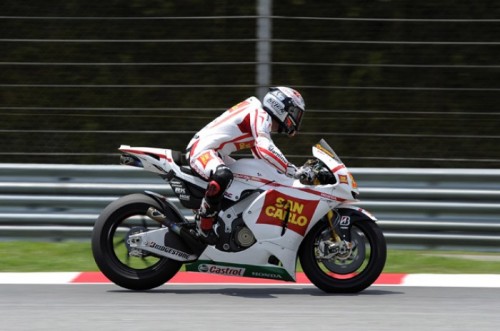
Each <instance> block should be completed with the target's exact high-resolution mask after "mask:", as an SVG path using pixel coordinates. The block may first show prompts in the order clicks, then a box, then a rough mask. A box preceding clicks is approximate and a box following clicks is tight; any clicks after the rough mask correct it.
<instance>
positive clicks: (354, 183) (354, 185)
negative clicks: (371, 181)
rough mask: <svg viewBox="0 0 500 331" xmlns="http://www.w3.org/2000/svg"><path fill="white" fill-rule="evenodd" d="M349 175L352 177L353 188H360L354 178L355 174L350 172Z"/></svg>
mask: <svg viewBox="0 0 500 331" xmlns="http://www.w3.org/2000/svg"><path fill="white" fill-rule="evenodd" d="M349 177H351V185H352V188H358V183H356V181H355V180H354V176H353V175H352V174H351V173H349Z"/></svg>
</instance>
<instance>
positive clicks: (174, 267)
mask: <svg viewBox="0 0 500 331" xmlns="http://www.w3.org/2000/svg"><path fill="white" fill-rule="evenodd" d="M149 207H154V208H156V209H158V210H161V207H160V206H159V204H158V202H157V201H156V200H154V199H153V198H151V197H149V196H147V195H145V194H131V195H127V196H124V197H122V198H120V199H118V200H116V201H114V202H112V203H111V204H109V205H108V206H107V207H106V208H105V209H104V210H103V211H102V213H101V215H100V216H99V218H98V219H97V221H96V223H95V225H94V230H93V232H92V253H93V255H94V260H95V262H96V264H97V266H98V267H99V269H100V270H101V271H102V273H103V274H104V275H105V276H106V277H107V278H108V279H109V280H111V281H112V282H113V283H115V284H116V285H118V286H121V287H124V288H127V289H130V290H149V289H152V288H155V287H158V286H160V285H163V284H165V283H166V282H167V281H168V280H170V279H171V278H172V277H173V276H174V275H175V274H176V273H177V272H178V271H179V269H180V268H181V266H182V262H179V261H175V260H172V259H168V258H165V257H159V256H155V255H153V254H150V253H147V252H144V251H133V249H131V248H130V246H129V245H128V242H127V239H128V237H129V236H130V235H131V234H134V233H138V232H143V231H149V230H153V229H158V228H159V227H161V225H160V224H159V223H157V222H155V221H153V220H151V219H150V218H149V217H147V216H146V212H147V210H148V208H149Z"/></svg>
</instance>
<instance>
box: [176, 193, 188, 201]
mask: <svg viewBox="0 0 500 331" xmlns="http://www.w3.org/2000/svg"><path fill="white" fill-rule="evenodd" d="M178 197H179V200H184V201H189V200H191V196H190V195H189V194H179V195H178Z"/></svg>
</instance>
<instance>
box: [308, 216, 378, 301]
mask: <svg viewBox="0 0 500 331" xmlns="http://www.w3.org/2000/svg"><path fill="white" fill-rule="evenodd" d="M329 231H330V229H329V226H328V224H327V223H326V222H320V223H318V224H316V225H315V227H314V228H313V229H312V230H311V231H310V232H309V234H308V235H307V236H306V238H305V239H304V241H303V243H302V246H301V250H300V252H299V259H300V263H301V265H302V269H303V271H304V273H305V274H306V276H307V277H308V278H309V280H310V281H311V282H312V283H313V284H314V285H316V286H317V287H318V288H319V289H321V290H323V291H325V292H327V293H357V292H360V291H362V290H364V289H366V288H367V287H369V286H370V285H371V284H373V283H374V282H375V281H376V280H377V278H378V277H379V276H380V274H381V273H382V270H383V268H384V266H385V261H386V257H387V245H386V241H385V238H384V235H383V233H382V231H381V230H380V228H379V227H378V225H377V224H376V223H375V222H371V221H359V222H356V223H354V224H353V225H352V229H351V237H352V241H351V242H352V243H353V244H354V248H353V250H352V253H351V255H350V256H349V257H348V258H338V257H333V258H331V259H322V258H320V257H319V256H320V254H319V252H318V244H319V241H320V240H324V236H325V234H328V233H329Z"/></svg>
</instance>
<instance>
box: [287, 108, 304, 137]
mask: <svg viewBox="0 0 500 331" xmlns="http://www.w3.org/2000/svg"><path fill="white" fill-rule="evenodd" d="M303 113H304V111H303V110H302V109H301V108H300V107H296V106H292V107H290V108H289V109H288V114H290V117H291V118H292V120H293V122H294V124H295V130H296V131H298V130H299V128H300V122H301V121H302V114H303Z"/></svg>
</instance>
